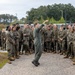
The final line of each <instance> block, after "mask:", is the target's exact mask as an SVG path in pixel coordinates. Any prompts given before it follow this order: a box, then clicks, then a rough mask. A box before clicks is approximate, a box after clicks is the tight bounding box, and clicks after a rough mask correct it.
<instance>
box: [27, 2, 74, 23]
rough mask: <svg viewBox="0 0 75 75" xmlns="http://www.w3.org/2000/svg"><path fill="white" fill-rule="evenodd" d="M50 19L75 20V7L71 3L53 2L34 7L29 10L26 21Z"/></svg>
mask: <svg viewBox="0 0 75 75" xmlns="http://www.w3.org/2000/svg"><path fill="white" fill-rule="evenodd" d="M46 19H49V20H50V22H52V23H53V22H59V23H60V22H75V7H74V6H73V5H71V4H70V3H69V4H53V5H47V6H40V7H38V8H32V9H31V10H30V11H27V17H26V22H34V21H36V20H38V21H40V22H42V21H43V20H46Z"/></svg>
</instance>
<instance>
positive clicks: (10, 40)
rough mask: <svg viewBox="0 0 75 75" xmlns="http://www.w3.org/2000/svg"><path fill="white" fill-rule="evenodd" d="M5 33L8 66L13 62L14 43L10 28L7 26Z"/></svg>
mask: <svg viewBox="0 0 75 75" xmlns="http://www.w3.org/2000/svg"><path fill="white" fill-rule="evenodd" d="M6 30H7V33H6V50H7V51H8V59H9V64H11V61H14V60H15V58H14V57H13V54H12V53H13V49H12V48H13V45H15V41H14V39H13V38H12V37H13V35H12V32H11V28H10V26H7V29H6Z"/></svg>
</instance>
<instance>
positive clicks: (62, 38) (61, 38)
mask: <svg viewBox="0 0 75 75" xmlns="http://www.w3.org/2000/svg"><path fill="white" fill-rule="evenodd" d="M58 36H59V37H58V40H59V47H60V53H61V55H62V54H63V53H64V52H65V47H64V46H65V38H66V33H65V30H64V28H63V26H61V27H60V30H59V35H58Z"/></svg>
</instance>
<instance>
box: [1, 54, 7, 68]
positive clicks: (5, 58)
mask: <svg viewBox="0 0 75 75" xmlns="http://www.w3.org/2000/svg"><path fill="white" fill-rule="evenodd" d="M7 62H8V59H7V53H0V69H1V68H2V67H3V66H4V65H5V64H6V63H7Z"/></svg>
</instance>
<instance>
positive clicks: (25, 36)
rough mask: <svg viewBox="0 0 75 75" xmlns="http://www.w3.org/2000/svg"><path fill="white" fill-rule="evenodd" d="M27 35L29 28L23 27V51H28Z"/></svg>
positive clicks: (28, 35) (28, 34)
mask: <svg viewBox="0 0 75 75" xmlns="http://www.w3.org/2000/svg"><path fill="white" fill-rule="evenodd" d="M29 37H30V31H29V28H25V29H24V31H23V50H24V49H25V53H27V52H29V53H30V50H29Z"/></svg>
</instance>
